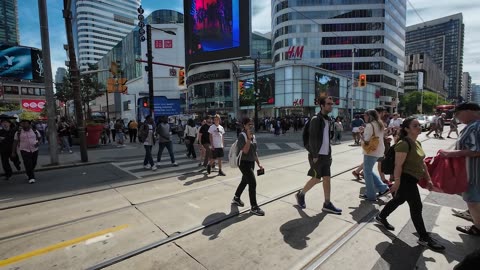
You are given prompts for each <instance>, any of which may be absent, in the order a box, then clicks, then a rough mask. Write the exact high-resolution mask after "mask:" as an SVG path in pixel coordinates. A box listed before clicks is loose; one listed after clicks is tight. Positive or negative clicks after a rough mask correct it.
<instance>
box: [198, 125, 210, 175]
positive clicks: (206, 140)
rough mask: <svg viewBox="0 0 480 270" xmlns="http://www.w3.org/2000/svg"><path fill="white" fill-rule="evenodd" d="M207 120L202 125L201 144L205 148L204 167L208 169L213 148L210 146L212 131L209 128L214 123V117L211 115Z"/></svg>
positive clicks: (200, 132)
mask: <svg viewBox="0 0 480 270" xmlns="http://www.w3.org/2000/svg"><path fill="white" fill-rule="evenodd" d="M205 120H206V123H205V124H203V125H202V127H200V131H199V137H200V144H201V145H202V147H203V149H204V150H205V159H204V160H203V167H206V168H207V169H208V166H209V165H210V159H212V149H211V146H210V133H208V130H209V129H210V126H211V125H212V119H211V118H210V116H207V117H206V118H205ZM210 169H211V168H210Z"/></svg>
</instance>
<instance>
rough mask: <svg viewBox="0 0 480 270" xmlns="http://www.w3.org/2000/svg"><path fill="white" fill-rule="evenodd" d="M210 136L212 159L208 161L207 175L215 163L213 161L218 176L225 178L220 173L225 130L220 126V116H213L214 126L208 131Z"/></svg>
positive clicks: (223, 174)
mask: <svg viewBox="0 0 480 270" xmlns="http://www.w3.org/2000/svg"><path fill="white" fill-rule="evenodd" d="M208 133H209V134H210V143H211V147H212V153H213V159H212V160H210V164H209V165H208V166H207V173H208V174H210V168H211V167H212V165H213V164H214V162H215V159H216V160H217V162H218V170H219V171H218V175H219V176H225V173H224V172H223V171H222V159H223V156H224V152H223V145H224V137H223V135H224V134H225V129H224V128H223V127H222V126H221V125H220V115H218V114H217V115H215V118H214V124H213V125H211V126H210V128H209V129H208Z"/></svg>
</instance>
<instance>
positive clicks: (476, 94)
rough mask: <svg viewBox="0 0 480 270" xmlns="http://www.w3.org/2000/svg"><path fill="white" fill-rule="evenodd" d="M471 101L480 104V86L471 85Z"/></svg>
mask: <svg viewBox="0 0 480 270" xmlns="http://www.w3.org/2000/svg"><path fill="white" fill-rule="evenodd" d="M472 101H473V102H476V103H479V104H480V85H476V84H474V83H473V84H472Z"/></svg>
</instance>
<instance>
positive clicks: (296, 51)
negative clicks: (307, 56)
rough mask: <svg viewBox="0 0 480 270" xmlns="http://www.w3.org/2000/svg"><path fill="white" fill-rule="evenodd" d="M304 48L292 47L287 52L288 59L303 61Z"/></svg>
mask: <svg viewBox="0 0 480 270" xmlns="http://www.w3.org/2000/svg"><path fill="white" fill-rule="evenodd" d="M303 48H304V46H290V47H289V48H288V51H287V58H288V59H302V57H303Z"/></svg>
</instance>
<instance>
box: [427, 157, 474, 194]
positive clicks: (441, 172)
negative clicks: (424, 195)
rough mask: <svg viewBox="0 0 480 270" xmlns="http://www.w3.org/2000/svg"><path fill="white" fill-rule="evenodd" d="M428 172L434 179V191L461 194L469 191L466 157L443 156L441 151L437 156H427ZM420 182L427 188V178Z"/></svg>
mask: <svg viewBox="0 0 480 270" xmlns="http://www.w3.org/2000/svg"><path fill="white" fill-rule="evenodd" d="M425 164H427V169H428V173H429V174H430V178H431V179H432V183H433V187H434V191H436V192H441V193H446V194H459V193H462V192H465V191H467V189H468V177H467V166H466V161H465V157H443V156H440V154H439V153H437V155H436V156H435V157H427V158H425ZM418 184H419V185H420V186H421V187H422V188H425V187H426V186H427V181H426V179H421V180H420V181H419V182H418Z"/></svg>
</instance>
